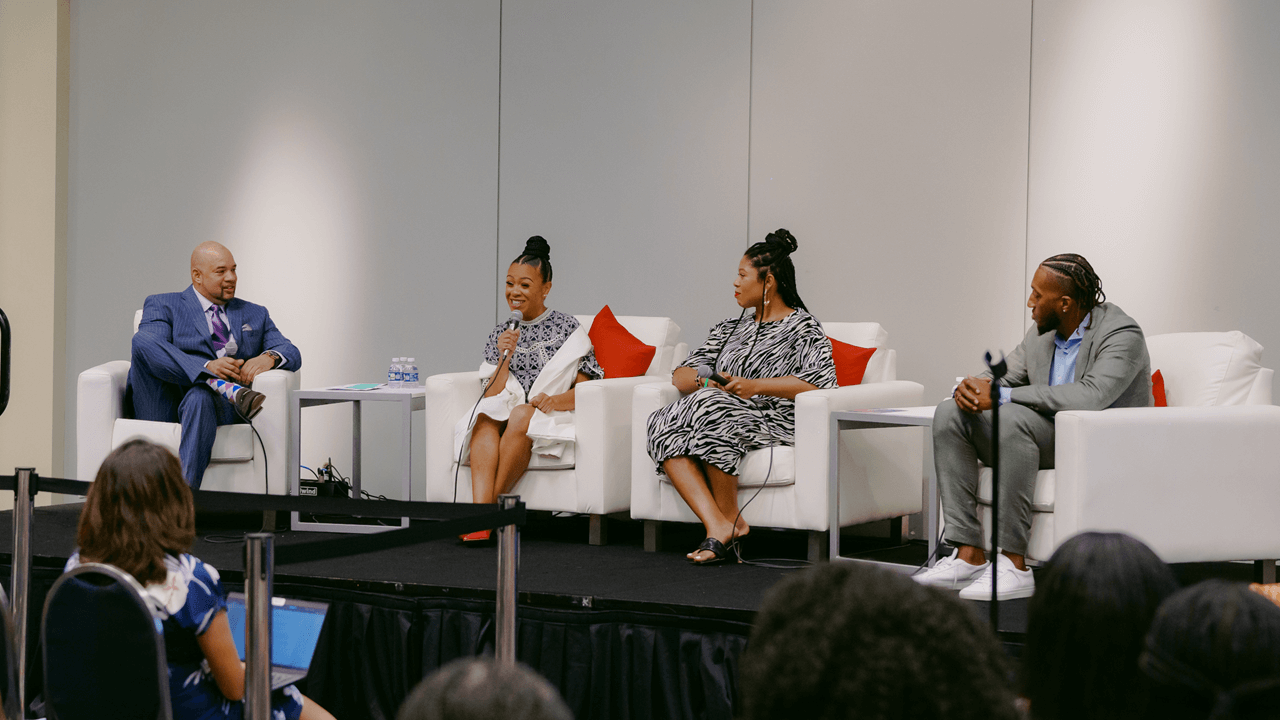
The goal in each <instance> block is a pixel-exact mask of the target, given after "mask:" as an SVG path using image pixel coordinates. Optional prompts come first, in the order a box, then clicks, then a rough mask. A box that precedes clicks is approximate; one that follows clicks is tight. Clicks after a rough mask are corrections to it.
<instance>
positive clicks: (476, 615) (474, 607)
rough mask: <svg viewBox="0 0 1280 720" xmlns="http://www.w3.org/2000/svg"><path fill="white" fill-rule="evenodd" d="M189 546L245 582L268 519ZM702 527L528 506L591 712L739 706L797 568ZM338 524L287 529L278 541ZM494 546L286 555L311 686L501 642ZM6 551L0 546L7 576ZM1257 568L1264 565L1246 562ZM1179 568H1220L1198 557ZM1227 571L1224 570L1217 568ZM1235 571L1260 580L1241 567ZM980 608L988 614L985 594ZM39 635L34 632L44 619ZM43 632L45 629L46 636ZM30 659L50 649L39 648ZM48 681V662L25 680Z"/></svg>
mask: <svg viewBox="0 0 1280 720" xmlns="http://www.w3.org/2000/svg"><path fill="white" fill-rule="evenodd" d="M79 509H80V506H79V505H63V506H59V507H52V508H38V509H37V510H36V513H35V523H34V532H33V537H32V551H33V555H34V556H35V559H34V562H33V564H34V568H35V569H34V570H33V574H32V597H31V608H32V612H33V615H32V620H33V621H34V622H33V623H32V624H31V625H30V627H32V628H33V629H35V628H38V627H39V624H38V612H39V609H40V608H41V607H42V606H43V602H44V595H45V593H46V592H47V590H48V588H49V587H50V586H51V585H52V583H53V581H54V579H56V578H57V576H58V574H59V572H60V571H61V568H62V565H63V564H64V563H65V560H66V558H67V557H68V556H69V555H70V553H71V551H72V550H73V548H74V545H75V527H76V522H77V520H78V517H79ZM11 522H12V520H11V515H10V513H8V512H4V513H0V547H4V548H5V549H6V550H7V549H9V547H10V540H9V539H8V538H11V537H12V529H11ZM197 525H198V527H199V537H198V539H197V541H196V543H195V546H194V547H193V548H192V554H194V555H195V556H197V557H199V558H201V559H202V560H204V561H205V562H207V563H210V564H211V565H213V566H214V567H215V568H217V569H218V570H219V571H220V572H221V574H222V578H223V581H224V583H225V584H226V585H227V587H228V589H229V590H239V589H241V586H242V582H243V574H242V572H241V571H242V568H243V562H244V561H243V543H242V542H239V541H238V538H239V536H241V535H243V533H244V532H246V531H250V532H252V531H255V530H256V529H257V528H258V527H260V526H261V516H260V515H259V516H256V517H255V516H250V515H204V514H202V515H200V516H199V518H198V522H197ZM699 529H700V528H698V527H696V526H674V527H671V528H669V529H668V530H667V533H666V538H665V540H666V544H667V546H668V547H667V548H664V550H663V551H660V552H657V553H646V552H644V550H643V547H642V537H641V534H642V533H641V526H640V524H639V523H636V522H630V521H610V529H609V533H610V538H609V539H610V544H609V545H605V546H600V547H593V546H590V545H588V544H587V542H586V538H587V534H588V529H587V519H586V518H585V517H551V516H550V515H548V514H545V513H531V514H530V521H529V524H528V525H526V526H525V528H524V530H523V532H522V534H521V545H520V565H519V600H520V609H519V612H518V631H517V635H518V639H517V654H518V656H519V658H520V660H521V661H522V662H524V663H526V664H528V665H530V666H532V667H534V668H535V669H537V670H538V671H539V672H541V673H542V674H543V675H545V676H546V677H547V678H548V679H549V680H551V682H552V683H554V684H555V685H556V686H557V687H559V689H560V691H561V693H562V694H563V695H564V697H565V699H566V701H567V702H568V703H569V705H570V707H571V708H572V709H573V710H574V712H575V715H576V717H577V718H579V720H586V719H587V718H651V717H652V718H726V719H728V718H731V717H732V716H733V714H732V701H733V698H734V697H735V696H736V694H737V690H736V683H737V662H738V658H739V656H740V654H741V652H742V650H743V648H744V647H745V645H746V641H747V636H748V634H749V633H750V628H751V621H752V618H753V616H754V614H755V611H756V610H757V609H758V608H759V607H760V604H761V602H762V601H763V599H764V596H765V594H766V592H767V591H768V590H769V588H770V587H772V586H773V585H774V584H775V583H776V582H777V581H778V580H779V579H781V578H782V577H784V576H785V575H786V574H787V573H788V572H792V570H787V569H777V568H769V567H760V566H753V565H743V564H727V565H720V566H713V567H695V566H693V565H690V564H689V563H687V562H686V561H685V560H684V557H683V556H684V553H685V552H687V551H688V550H690V549H692V548H694V547H696V545H697V544H698V542H699V541H700V540H701V536H700V533H699V532H698V530H699ZM327 537H333V536H331V535H328V534H323V533H294V532H284V533H279V534H278V535H277V539H276V542H277V544H278V545H280V546H284V545H293V544H298V543H306V542H310V541H313V540H319V539H322V538H327ZM842 547H843V552H844V554H846V555H850V554H857V555H860V556H864V557H867V558H869V559H878V560H884V561H889V562H899V563H904V564H907V563H910V564H918V563H921V562H923V561H924V559H925V555H926V554H927V553H926V550H925V548H924V545H923V543H919V542H916V543H909V544H907V545H902V546H895V547H889V546H888V540H879V539H875V538H865V537H855V536H845V537H844V538H842ZM805 550H806V538H805V537H804V535H802V534H800V533H790V532H774V531H767V530H762V529H761V530H754V531H753V532H752V538H751V543H750V546H749V551H748V552H747V553H746V557H747V558H748V559H762V558H765V557H766V556H768V557H773V558H792V559H793V560H790V561H785V562H777V563H775V564H787V563H788V562H789V563H790V564H793V565H795V564H798V561H796V560H794V558H802V557H804V555H805ZM496 558H497V554H496V550H495V548H494V547H493V546H492V545H490V546H488V547H478V548H475V547H463V546H461V544H460V543H458V542H457V541H454V540H438V541H434V542H428V543H423V544H420V545H416V546H412V547H405V548H394V549H388V550H382V551H377V552H369V553H364V554H361V555H357V556H350V557H345V558H339V559H334V560H325V561H318V562H310V563H299V564H293V565H285V566H279V567H277V569H276V576H275V578H276V580H275V581H276V594H277V595H285V596H291V597H297V598H303V599H315V600H326V601H329V602H330V603H331V604H332V605H331V608H330V613H329V617H328V619H327V620H326V624H325V630H324V632H323V633H322V636H321V640H320V645H319V647H318V648H317V651H316V657H315V660H314V662H313V665H312V672H311V675H310V676H309V677H308V679H307V680H306V681H304V682H303V683H300V689H301V690H302V691H303V692H304V693H306V694H308V695H310V696H311V697H313V698H314V699H315V700H317V701H318V702H320V703H321V704H322V705H324V706H325V707H327V708H328V709H329V710H331V711H332V712H333V713H334V715H335V716H337V717H340V718H366V717H367V718H394V717H395V712H396V709H397V708H398V706H399V704H400V702H401V701H402V700H403V699H404V697H405V696H406V695H407V694H408V692H409V690H410V689H412V687H413V686H414V685H415V684H416V683H417V682H418V681H419V680H420V679H421V678H422V677H423V676H425V675H426V674H427V673H429V672H431V671H432V670H434V669H435V668H437V667H439V666H440V665H441V664H442V663H444V662H447V661H449V660H451V659H453V658H455V657H459V656H467V655H475V654H478V653H489V654H492V652H493V605H494V603H493V592H494V586H495V583H496V577H497V565H496ZM10 561H11V557H10V555H9V554H8V553H4V554H2V555H0V562H2V563H3V568H2V569H0V572H3V576H4V581H5V585H6V588H7V585H8V578H9V568H8V565H9V563H10ZM1242 567H1243V570H1238V571H1236V570H1231V569H1230V568H1228V569H1227V571H1228V573H1230V572H1242V573H1244V574H1245V575H1246V576H1247V575H1248V573H1250V572H1251V569H1250V568H1249V567H1248V566H1242ZM1186 570H1187V572H1184V573H1182V574H1184V575H1187V573H1188V572H1189V573H1190V575H1191V576H1193V577H1195V579H1198V575H1205V574H1217V575H1218V576H1222V572H1208V571H1206V570H1204V569H1203V568H1195V567H1193V568H1188V569H1186ZM1217 570H1221V568H1217ZM1238 579H1248V577H1242V578H1238ZM974 605H975V608H974V609H975V611H976V612H977V613H978V614H979V615H980V616H981V617H983V618H985V617H986V616H987V609H986V604H985V603H975V604H974ZM1025 627H1026V601H1025V600H1024V601H1013V602H1009V603H1003V604H1001V628H1000V629H1001V639H1002V640H1003V641H1004V642H1005V646H1006V647H1007V648H1009V649H1010V651H1011V652H1012V653H1013V654H1017V652H1018V650H1019V649H1020V647H1021V634H1022V632H1023V631H1024V630H1025ZM32 634H33V635H35V634H37V633H35V632H33V633H32ZM34 641H35V638H34V637H33V638H32V642H33V643H34ZM28 656H29V657H31V658H33V659H36V658H39V657H40V656H39V655H38V654H37V652H36V650H35V648H34V647H32V648H31V650H29V655H28ZM28 688H29V690H28V697H34V696H35V695H36V694H38V691H39V671H38V669H33V672H30V673H29V677H28Z"/></svg>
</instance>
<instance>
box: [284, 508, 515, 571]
mask: <svg viewBox="0 0 1280 720" xmlns="http://www.w3.org/2000/svg"><path fill="white" fill-rule="evenodd" d="M524 522H525V507H524V503H520V504H519V505H518V506H516V507H515V508H513V509H510V510H497V511H495V512H491V513H486V514H484V515H476V516H474V517H469V518H459V519H457V520H442V521H440V522H433V523H424V524H422V525H417V526H414V527H408V528H401V529H399V530H388V531H386V532H380V533H371V534H368V535H356V536H346V537H338V538H325V539H323V540H313V541H311V542H308V543H300V544H297V545H279V544H277V545H276V548H275V554H276V565H294V564H297V563H303V562H313V561H316V560H332V559H334V558H340V557H346V556H348V555H359V554H361V553H366V552H375V551H378V550H388V549H390V548H397V547H405V546H407V545H417V544H418V543H424V542H429V541H431V540H439V539H441V538H447V537H454V536H456V535H462V534H464V533H470V532H475V531H477V530H496V529H497V528H499V527H501V526H503V525H523V524H524Z"/></svg>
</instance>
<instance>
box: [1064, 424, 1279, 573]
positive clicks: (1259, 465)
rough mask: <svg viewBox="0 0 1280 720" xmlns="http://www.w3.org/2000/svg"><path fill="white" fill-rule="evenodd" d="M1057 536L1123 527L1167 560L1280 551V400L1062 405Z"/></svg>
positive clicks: (1266, 555)
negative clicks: (1087, 407) (1087, 408)
mask: <svg viewBox="0 0 1280 720" xmlns="http://www.w3.org/2000/svg"><path fill="white" fill-rule="evenodd" d="M1055 466H1056V472H1055V474H1056V484H1057V487H1056V494H1055V499H1054V526H1055V537H1054V544H1055V546H1056V545H1058V544H1061V543H1062V542H1063V541H1064V540H1065V539H1066V538H1068V537H1070V536H1071V535H1074V534H1075V533H1077V532H1082V531H1085V530H1118V531H1123V532H1126V533H1129V534H1130V535H1133V536H1134V537H1137V538H1138V539H1140V540H1142V541H1143V542H1145V543H1147V544H1148V545H1150V546H1151V548H1152V549H1153V550H1154V551H1155V552H1156V554H1157V555H1159V556H1160V557H1161V558H1162V559H1163V560H1164V561H1165V562H1171V563H1172V562H1209V561H1225V560H1265V559H1276V558H1280V525H1277V523H1276V516H1277V514H1280V407H1275V406H1271V405H1236V406H1220V407H1169V408H1117V409H1112V410H1102V411H1097V412H1083V411H1071V412H1060V413H1058V414H1057V421H1056V446H1055Z"/></svg>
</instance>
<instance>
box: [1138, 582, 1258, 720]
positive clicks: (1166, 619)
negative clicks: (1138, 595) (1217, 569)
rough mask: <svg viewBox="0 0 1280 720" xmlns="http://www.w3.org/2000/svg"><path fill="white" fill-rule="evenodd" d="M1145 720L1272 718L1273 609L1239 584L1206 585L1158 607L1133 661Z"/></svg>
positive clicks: (1181, 593)
mask: <svg viewBox="0 0 1280 720" xmlns="http://www.w3.org/2000/svg"><path fill="white" fill-rule="evenodd" d="M1138 665H1139V667H1140V668H1141V670H1142V674H1143V675H1144V676H1145V679H1146V681H1147V684H1148V687H1149V691H1148V692H1149V695H1150V697H1149V700H1148V705H1147V713H1146V716H1147V717H1148V718H1160V720H1181V719H1182V718H1197V719H1200V718H1212V719H1213V720H1228V719H1231V718H1239V719H1245V718H1250V719H1251V718H1274V717H1276V716H1277V715H1280V608H1277V607H1276V606H1275V605H1273V604H1272V603H1271V602H1270V601H1269V600H1267V599H1266V598H1264V597H1262V596H1260V595H1258V594H1257V593H1254V592H1251V591H1250V590H1249V588H1248V587H1246V586H1245V585H1243V584H1237V583H1228V582H1223V581H1221V580H1209V581H1207V582H1203V583H1200V584H1199V585H1196V586H1194V587H1190V588H1187V589H1186V590H1182V591H1180V592H1178V593H1176V594H1174V595H1173V596H1172V597H1170V598H1169V599H1168V600H1166V601H1165V602H1164V603H1163V604H1162V605H1161V606H1160V610H1159V611H1158V612H1157V613H1156V617H1155V620H1153V621H1152V623H1151V630H1150V632H1148V633H1147V641H1146V649H1145V650H1144V651H1143V653H1142V656H1141V658H1140V660H1139V663H1138Z"/></svg>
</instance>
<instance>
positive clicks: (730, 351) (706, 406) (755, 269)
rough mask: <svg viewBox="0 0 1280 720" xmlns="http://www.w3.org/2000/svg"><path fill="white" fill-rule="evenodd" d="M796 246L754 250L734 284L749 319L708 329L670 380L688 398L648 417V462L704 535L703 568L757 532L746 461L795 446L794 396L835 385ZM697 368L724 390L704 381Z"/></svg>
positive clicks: (781, 241)
mask: <svg viewBox="0 0 1280 720" xmlns="http://www.w3.org/2000/svg"><path fill="white" fill-rule="evenodd" d="M795 249H796V239H795V237H794V236H792V235H791V233H790V232H788V231H786V230H783V229H779V230H778V231H776V232H773V233H770V234H769V235H768V236H767V237H766V238H765V241H764V242H760V243H756V244H755V245H752V246H751V247H750V248H749V249H748V250H747V254H746V255H744V256H743V258H742V262H741V263H739V265H738V278H737V280H735V281H734V289H735V292H734V296H735V297H736V298H737V300H738V305H740V306H741V307H742V308H743V315H742V316H739V317H738V318H736V319H734V318H730V319H728V320H725V321H724V322H721V323H718V324H717V325H716V326H715V327H713V328H711V333H710V336H709V337H708V338H707V342H706V343H705V344H704V345H703V346H702V347H700V348H698V349H697V350H695V351H694V352H693V353H692V354H691V355H689V357H688V359H686V360H685V361H684V362H683V363H681V366H680V367H678V368H676V371H675V372H674V373H672V376H671V382H672V384H674V385H675V386H676V387H677V388H679V389H680V391H681V392H683V393H686V394H685V396H684V397H682V398H681V399H680V400H678V401H676V402H674V403H672V404H671V405H668V406H667V407H665V408H662V409H661V410H658V411H657V412H655V413H653V414H652V415H650V416H649V423H648V437H649V457H651V458H652V459H653V460H654V462H656V463H657V464H658V471H659V472H661V473H664V474H666V476H667V477H668V478H670V479H671V484H672V485H673V486H675V489H676V491H677V492H679V493H680V497H681V498H683V499H684V501H685V502H686V503H688V504H689V507H690V508H691V509H692V510H693V512H694V513H695V514H696V515H697V516H698V519H699V520H701V521H702V524H703V526H704V527H705V528H706V531H707V539H706V540H704V541H703V542H702V544H701V545H700V546H699V547H698V549H697V550H695V551H693V552H691V553H689V554H688V556H687V557H688V558H689V560H690V561H692V562H694V563H697V564H708V563H714V562H720V561H722V560H725V559H727V557H728V552H729V549H730V548H731V547H732V546H733V544H734V542H736V541H737V540H738V539H739V538H742V537H744V536H746V534H747V533H748V532H749V531H750V527H748V525H747V523H746V521H745V520H743V519H742V517H741V515H740V514H739V511H738V464H739V463H740V462H741V461H742V458H743V457H744V456H745V455H746V454H747V452H748V451H749V450H755V449H758V448H764V447H769V446H770V445H792V444H794V443H795V427H796V416H795V397H796V395H798V394H800V393H802V392H805V391H807V390H816V389H818V388H830V387H835V386H836V368H835V363H834V362H833V361H832V359H831V343H830V341H829V340H827V336H826V334H825V333H823V331H822V326H821V325H819V324H818V321H817V320H816V319H814V317H813V316H812V315H810V314H809V312H808V310H807V309H806V308H805V306H804V302H803V301H802V300H801V299H800V295H799V293H798V292H797V291H796V275H795V266H794V265H793V264H792V262H791V253H792V251H794V250H795ZM747 309H751V310H752V311H753V313H752V317H751V318H745V315H746V312H747ZM700 365H708V366H710V367H711V368H712V369H713V370H716V371H718V372H719V374H720V375H722V376H723V377H724V379H725V380H727V381H728V382H727V384H725V385H720V384H719V383H716V382H713V381H710V380H701V379H699V378H698V372H697V370H696V368H697V367H698V366H700Z"/></svg>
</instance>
